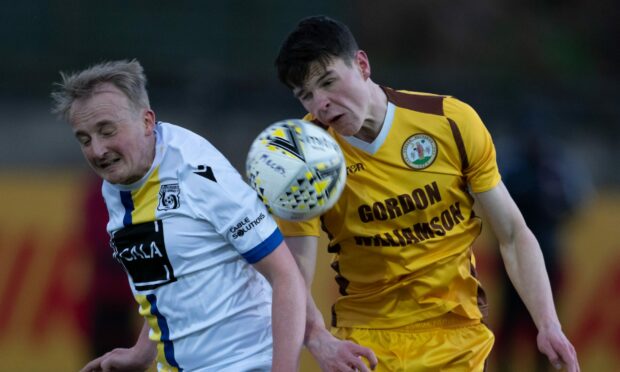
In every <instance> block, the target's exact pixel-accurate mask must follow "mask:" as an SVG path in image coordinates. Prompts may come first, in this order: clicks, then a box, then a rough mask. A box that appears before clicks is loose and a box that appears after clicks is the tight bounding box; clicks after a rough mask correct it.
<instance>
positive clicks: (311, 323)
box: [286, 236, 377, 372]
mask: <svg viewBox="0 0 620 372" xmlns="http://www.w3.org/2000/svg"><path fill="white" fill-rule="evenodd" d="M286 243H287V245H288V246H289V248H290V249H291V253H293V256H294V257H295V261H296V262H297V265H298V266H299V269H300V270H301V272H302V275H303V277H304V280H305V282H306V291H305V293H306V306H307V307H306V331H305V336H304V344H305V345H306V347H307V348H308V350H309V351H310V353H311V354H312V355H313V356H314V357H315V359H316V360H317V362H318V363H319V365H320V367H321V370H323V371H330V372H332V371H334V372H335V371H351V370H352V368H354V369H356V370H357V371H364V372H365V371H369V370H368V367H367V366H366V364H364V363H363V362H362V360H361V359H360V357H364V358H366V359H367V360H368V362H369V364H370V366H371V368H372V369H374V368H375V366H376V365H377V357H376V356H375V354H374V353H373V352H372V350H370V349H368V348H366V347H363V346H360V345H357V344H355V343H353V342H350V341H341V340H338V339H337V338H335V337H334V336H333V335H332V334H331V333H330V332H329V331H328V330H327V329H326V328H325V321H324V319H323V315H322V314H321V311H320V310H319V309H318V307H317V306H316V304H315V302H314V299H313V298H312V294H311V288H312V280H313V279H314V272H315V267H316V252H317V244H318V238H317V237H315V236H295V237H286Z"/></svg>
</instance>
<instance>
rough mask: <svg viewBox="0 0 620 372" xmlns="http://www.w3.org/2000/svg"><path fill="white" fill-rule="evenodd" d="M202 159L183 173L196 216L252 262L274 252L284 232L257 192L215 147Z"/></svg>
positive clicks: (189, 165) (187, 165) (205, 150)
mask: <svg viewBox="0 0 620 372" xmlns="http://www.w3.org/2000/svg"><path fill="white" fill-rule="evenodd" d="M202 153H203V154H209V155H208V156H204V155H201V157H200V159H199V160H198V161H197V162H196V163H194V164H192V163H187V164H186V165H185V166H186V167H187V168H186V169H184V171H183V172H182V173H183V174H182V177H183V178H184V179H185V184H186V185H188V186H189V187H188V188H187V189H186V191H187V193H186V195H187V198H188V200H187V203H189V204H190V206H191V208H192V209H193V211H194V213H195V214H196V216H197V217H198V218H200V219H204V220H206V221H208V222H209V223H210V224H212V225H213V226H214V227H215V229H216V230H217V231H218V233H220V234H221V235H222V236H223V237H224V238H225V239H226V240H227V241H228V242H229V243H230V244H231V245H232V246H233V247H234V248H235V249H236V250H237V251H238V252H239V253H240V254H241V255H242V256H243V257H244V258H245V259H246V260H247V261H248V262H250V263H255V262H258V261H260V260H261V259H262V258H263V257H265V256H267V255H268V254H269V253H271V252H272V251H273V250H274V249H275V248H276V247H277V246H278V245H280V243H281V242H282V240H283V237H282V234H281V233H280V230H279V229H278V226H277V224H276V222H275V221H274V219H273V218H272V217H271V215H270V214H269V212H268V211H267V209H266V208H265V206H264V205H263V203H262V202H261V201H260V199H259V198H258V195H257V194H256V192H255V191H254V190H253V189H252V188H251V187H250V186H249V185H248V184H246V183H245V182H244V181H243V178H242V177H241V175H240V174H239V172H237V170H236V169H235V168H234V167H233V166H232V165H231V164H230V163H229V162H228V160H227V159H226V158H225V157H224V156H223V155H222V154H220V153H219V152H218V151H217V150H215V149H214V148H212V147H210V146H207V148H206V149H203V151H202Z"/></svg>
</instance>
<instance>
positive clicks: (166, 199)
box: [157, 183, 181, 211]
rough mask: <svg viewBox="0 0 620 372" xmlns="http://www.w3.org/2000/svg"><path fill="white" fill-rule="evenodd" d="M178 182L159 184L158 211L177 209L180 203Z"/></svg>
mask: <svg viewBox="0 0 620 372" xmlns="http://www.w3.org/2000/svg"><path fill="white" fill-rule="evenodd" d="M180 191H181V189H180V188H179V184H178V183H175V184H170V185H161V187H160V189H159V204H158V205H157V210H158V211H167V210H170V209H177V208H179V206H180V205H181V199H180V197H179V196H180Z"/></svg>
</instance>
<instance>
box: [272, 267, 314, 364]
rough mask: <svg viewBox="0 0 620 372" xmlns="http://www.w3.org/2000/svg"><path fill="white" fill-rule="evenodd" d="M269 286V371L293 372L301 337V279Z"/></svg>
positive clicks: (303, 300) (294, 277)
mask: <svg viewBox="0 0 620 372" xmlns="http://www.w3.org/2000/svg"><path fill="white" fill-rule="evenodd" d="M272 286H273V305H272V316H273V320H272V327H273V366H272V371H296V370H297V368H298V364H299V357H300V353H301V347H302V342H303V335H304V319H305V313H306V306H305V304H306V298H305V285H304V283H303V279H302V277H301V276H300V275H289V276H287V277H283V278H281V279H278V280H274V282H273V283H272Z"/></svg>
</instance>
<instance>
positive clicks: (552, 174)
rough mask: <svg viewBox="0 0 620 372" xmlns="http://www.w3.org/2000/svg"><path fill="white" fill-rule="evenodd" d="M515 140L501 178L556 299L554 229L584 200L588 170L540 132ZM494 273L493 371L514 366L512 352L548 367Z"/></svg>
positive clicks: (523, 315)
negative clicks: (498, 304) (498, 303)
mask: <svg viewBox="0 0 620 372" xmlns="http://www.w3.org/2000/svg"><path fill="white" fill-rule="evenodd" d="M539 128H540V127H539ZM513 138H514V137H513ZM518 138H519V142H517V143H515V144H514V145H515V146H516V147H517V149H516V151H515V153H514V154H513V155H514V156H513V157H510V159H508V161H507V163H508V164H507V165H508V166H507V167H506V169H504V170H503V171H502V178H503V180H504V182H505V183H506V186H507V187H508V189H509V190H510V194H511V195H512V197H513V199H514V201H515V202H516V203H517V205H518V207H519V209H520V210H521V212H522V214H523V216H524V218H525V221H527V224H528V226H529V227H530V229H531V230H532V232H533V233H534V235H535V236H536V237H537V238H538V242H539V244H540V248H541V250H542V253H543V256H544V258H545V266H546V268H547V272H548V274H549V280H550V282H551V287H552V288H553V293H554V297H555V299H556V300H557V297H558V293H559V292H560V291H561V290H562V274H563V273H562V271H561V267H562V262H561V257H560V256H561V254H562V247H561V246H560V245H559V240H558V227H559V226H560V225H561V223H562V222H563V221H564V220H565V218H566V217H568V216H569V215H570V214H571V213H572V212H573V211H574V209H575V208H576V206H577V204H578V203H580V202H581V200H582V199H583V198H584V196H585V193H586V191H585V190H586V188H585V187H584V185H585V184H586V183H587V179H588V177H587V172H580V171H578V169H579V167H578V166H577V164H575V163H571V160H570V159H569V158H568V157H567V156H566V155H565V154H564V153H563V152H562V150H563V149H562V148H561V147H560V146H558V145H557V144H555V143H554V141H553V140H552V138H550V137H549V136H547V135H545V134H543V133H542V131H541V130H532V129H530V130H526V133H525V134H519V137H518ZM499 264H500V265H501V262H500V263H499ZM499 272H500V274H499V280H500V281H501V283H500V286H499V289H500V291H501V293H502V295H503V304H502V309H503V313H502V317H501V319H500V321H499V323H498V329H497V330H496V332H497V340H496V348H495V351H494V353H495V359H496V360H497V361H498V370H499V371H502V372H504V371H506V372H507V371H510V370H514V368H511V366H513V365H514V363H513V361H514V358H515V357H518V356H519V354H516V353H521V352H526V353H528V354H530V355H533V357H534V358H535V362H534V363H535V366H532V368H531V369H530V370H532V371H547V370H548V365H549V363H548V361H547V358H546V357H545V356H544V355H543V354H541V353H539V352H538V351H537V346H536V334H537V330H536V327H535V326H534V323H532V321H531V320H530V316H529V313H528V311H527V309H526V308H525V305H524V304H523V302H522V301H521V299H520V297H519V295H518V294H517V293H516V291H515V289H514V287H513V286H512V285H511V283H510V280H509V278H508V276H507V275H506V273H505V271H504V270H499ZM556 306H557V301H556ZM519 346H523V348H520V347H519Z"/></svg>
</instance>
